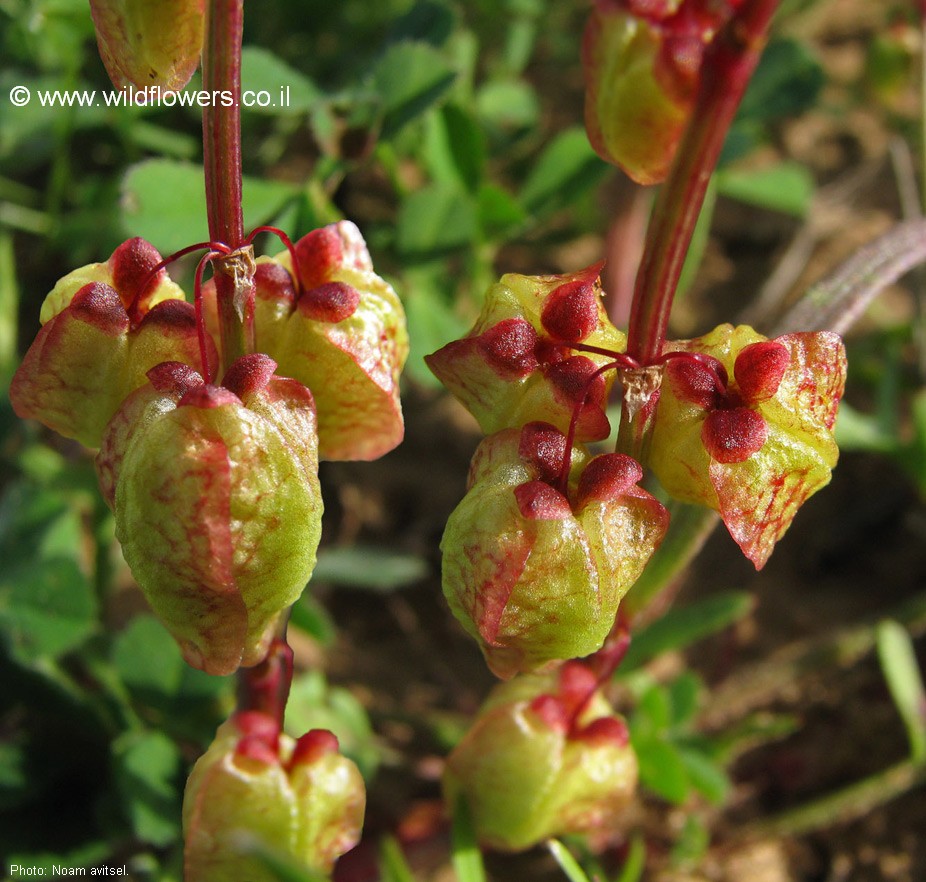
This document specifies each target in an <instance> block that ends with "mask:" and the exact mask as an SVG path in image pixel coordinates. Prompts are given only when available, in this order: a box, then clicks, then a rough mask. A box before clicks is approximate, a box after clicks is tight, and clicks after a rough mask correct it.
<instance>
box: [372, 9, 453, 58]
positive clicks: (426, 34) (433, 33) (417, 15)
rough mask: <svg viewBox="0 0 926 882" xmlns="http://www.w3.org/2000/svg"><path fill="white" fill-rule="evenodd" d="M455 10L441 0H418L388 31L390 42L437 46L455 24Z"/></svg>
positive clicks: (451, 30)
mask: <svg viewBox="0 0 926 882" xmlns="http://www.w3.org/2000/svg"><path fill="white" fill-rule="evenodd" d="M457 18H458V16H457V13H456V10H455V9H453V8H452V7H450V6H449V5H448V4H447V3H445V2H441V0H418V2H416V3H415V5H414V6H412V8H411V9H410V10H409V11H408V12H407V13H406V14H405V15H403V16H402V17H401V18H398V19H396V20H395V21H394V22H393V24H392V27H391V29H390V31H389V37H388V40H389V42H390V43H401V42H407V41H412V42H424V43H428V44H430V45H431V46H435V47H439V46H443V45H444V43H446V42H447V40H448V39H449V38H450V36H451V35H452V34H453V32H454V28H455V26H456V24H457Z"/></svg>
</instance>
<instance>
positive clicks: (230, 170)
mask: <svg viewBox="0 0 926 882" xmlns="http://www.w3.org/2000/svg"><path fill="white" fill-rule="evenodd" d="M243 24H244V0H209V3H208V4H207V8H206V37H205V41H204V44H203V89H204V90H205V91H206V92H208V93H209V95H210V96H212V98H213V100H212V101H210V102H209V103H208V104H207V105H206V106H205V107H204V108H203V165H204V169H205V176H206V213H207V215H208V219H209V238H210V239H211V240H212V242H214V243H222V244H224V245H226V246H228V248H229V249H230V253H229V254H228V255H223V256H220V257H216V258H215V260H214V261H213V269H214V279H215V288H216V302H217V305H218V312H219V333H220V349H221V356H220V361H221V365H220V368H221V374H224V373H225V371H226V370H227V369H228V367H229V366H230V365H231V364H232V362H233V361H234V360H235V359H236V358H238V357H239V356H241V355H246V354H248V353H250V352H253V351H254V269H255V264H254V251H253V249H252V248H251V246H250V245H247V244H245V235H244V216H243V214H242V208H241V111H240V103H241V38H242V29H243Z"/></svg>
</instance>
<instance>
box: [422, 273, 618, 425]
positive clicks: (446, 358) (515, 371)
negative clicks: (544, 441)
mask: <svg viewBox="0 0 926 882" xmlns="http://www.w3.org/2000/svg"><path fill="white" fill-rule="evenodd" d="M601 267H602V265H601V264H594V265H593V266H590V267H587V268H586V269H584V270H580V271H579V272H577V273H571V274H568V275H561V276H522V275H518V274H515V273H509V274H507V275H505V276H503V277H502V278H501V280H500V281H499V282H498V283H496V284H495V285H493V286H492V287H491V288H490V289H489V290H488V292H487V293H486V299H485V303H484V305H483V309H482V313H481V314H480V316H479V319H478V320H477V321H476V324H475V325H474V326H473V328H472V329H471V331H470V332H469V334H468V335H467V336H466V337H464V338H463V339H461V340H455V341H453V342H452V343H448V344H447V345H446V346H444V347H443V348H442V349H440V350H438V351H437V352H435V353H433V354H431V355H429V356H427V357H426V358H425V361H426V363H427V365H428V367H429V368H430V369H431V371H432V372H433V373H434V375H435V376H436V377H437V378H438V379H439V380H440V381H441V382H442V383H443V384H444V386H446V387H447V389H448V390H449V391H450V392H451V393H452V394H453V395H454V396H455V397H456V398H457V399H458V400H459V401H460V402H461V403H462V404H463V406H464V407H466V409H467V410H469V412H470V413H472V414H473V416H474V417H475V418H476V420H477V421H478V423H479V426H480V428H481V429H482V431H483V432H485V433H486V434H491V433H493V432H498V431H500V430H502V429H507V428H520V427H521V426H524V425H526V424H527V423H530V422H534V421H542V422H547V423H551V424H552V425H554V426H555V427H556V428H557V429H559V430H560V431H562V432H565V431H567V429H568V427H569V423H570V420H571V419H572V415H573V412H575V411H578V420H577V423H576V437H577V439H578V440H580V441H591V440H598V439H601V438H605V437H607V435H608V432H609V431H610V425H609V423H608V419H607V416H606V415H605V408H606V407H607V398H608V392H609V391H610V388H611V385H612V384H613V382H614V374H613V372H611V373H606V374H603V375H600V376H595V374H596V372H597V371H598V369H599V368H601V367H602V366H604V365H606V364H608V363H609V362H610V361H611V358H609V356H608V355H607V354H601V353H598V352H585V351H581V352H580V351H579V350H577V349H575V348H574V347H576V346H578V345H579V344H581V345H583V346H591V347H595V348H596V349H602V350H604V352H605V353H607V352H613V353H615V354H617V353H619V352H621V351H622V350H623V349H624V348H625V345H626V338H625V336H624V335H623V334H622V333H621V332H620V331H618V330H617V329H616V328H615V327H614V326H613V325H612V324H611V322H610V321H609V320H608V317H607V315H606V314H605V311H604V307H603V306H602V303H601V284H600V281H599V273H600V271H601Z"/></svg>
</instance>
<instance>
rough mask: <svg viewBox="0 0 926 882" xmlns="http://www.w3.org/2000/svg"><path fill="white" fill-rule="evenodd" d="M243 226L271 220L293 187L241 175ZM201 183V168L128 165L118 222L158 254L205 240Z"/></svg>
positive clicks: (150, 163) (179, 164) (162, 163)
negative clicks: (242, 177)
mask: <svg viewBox="0 0 926 882" xmlns="http://www.w3.org/2000/svg"><path fill="white" fill-rule="evenodd" d="M242 188H243V206H244V222H245V228H247V229H251V228H253V227H256V226H259V225H260V224H263V223H266V222H267V221H269V220H271V219H272V218H274V217H275V216H276V215H277V214H279V212H280V211H282V209H283V206H284V205H285V204H286V203H287V202H288V201H289V200H291V199H293V198H295V196H296V188H295V187H293V185H291V184H284V183H281V182H279V181H264V180H259V179H257V178H248V177H245V178H244V181H243V184H242ZM204 194H205V183H204V179H203V170H202V167H201V166H198V165H191V164H189V163H183V162H174V161H172V160H168V159H151V160H148V161H146V162H140V163H138V164H137V165H134V166H132V167H131V168H130V169H129V170H128V172H127V174H126V176H125V179H124V180H123V183H122V224H123V226H124V227H125V229H126V230H131V231H132V234H133V235H136V236H141V237H142V238H144V239H147V240H148V241H149V242H151V244H152V245H154V247H155V248H157V249H158V250H159V251H160V252H161V253H162V254H171V253H173V252H174V251H179V250H180V249H181V248H184V247H186V246H187V245H192V244H193V243H194V242H204V241H206V240H208V238H209V232H208V227H207V223H206V207H205V195H204Z"/></svg>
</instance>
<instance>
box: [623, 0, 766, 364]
mask: <svg viewBox="0 0 926 882" xmlns="http://www.w3.org/2000/svg"><path fill="white" fill-rule="evenodd" d="M778 3H779V0H747V2H746V3H744V4H743V6H742V7H741V9H740V10H739V11H738V12H737V13H736V15H735V16H734V17H733V18H732V19H731V20H730V21H729V22H727V24H726V25H725V26H724V27H723V28H722V29H721V30H720V31H719V32H718V33H717V35H716V36H715V37H714V39H713V40H712V41H711V43H710V45H709V46H708V47H707V49H706V50H705V53H704V60H703V62H702V65H701V81H700V84H699V87H698V93H697V97H696V99H695V106H694V109H693V111H692V114H691V122H690V123H689V125H688V128H687V129H686V131H685V134H684V136H683V138H682V140H681V143H680V144H679V146H678V152H677V153H676V156H675V161H674V163H673V165H672V168H671V170H670V171H669V176H668V178H667V180H666V183H665V184H664V185H663V187H662V189H661V190H660V192H659V195H658V197H657V199H656V204H655V206H654V209H653V218H652V220H651V221H650V225H649V229H648V230H647V235H646V243H645V245H644V250H643V258H642V260H641V262H640V269H639V272H638V273H637V280H636V285H635V288H634V297H633V305H632V307H631V313H630V327H629V333H628V338H627V354H628V355H629V356H631V357H632V358H635V359H636V360H637V361H638V362H640V363H641V364H643V365H650V364H653V363H654V362H655V361H656V359H658V358H659V356H660V355H661V354H662V348H663V344H664V343H665V339H666V330H667V328H668V323H669V312H670V311H671V309H672V299H673V297H674V296H675V289H676V287H677V285H678V280H679V277H680V275H681V272H682V266H683V265H684V262H685V255H686V254H687V253H688V246H689V245H690V243H691V237H692V234H693V233H694V228H695V224H696V223H697V220H698V215H699V214H700V212H701V205H702V204H703V202H704V195H705V193H706V192H707V185H708V182H709V181H710V178H711V175H712V174H713V172H714V168H715V166H716V165H717V159H718V158H719V156H720V151H721V149H722V148H723V143H724V140H725V139H726V135H727V131H728V130H729V128H730V124H731V123H732V122H733V118H734V116H735V115H736V110H737V108H738V107H739V103H740V99H741V98H742V96H743V93H744V92H745V90H746V85H747V84H748V82H749V78H750V77H751V76H752V72H753V70H754V69H755V67H756V64H757V63H758V61H759V56H760V55H761V53H762V49H763V47H764V45H765V41H766V36H767V32H768V26H769V22H770V21H771V18H772V15H773V14H774V13H775V10H776V9H777V7H778Z"/></svg>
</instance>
